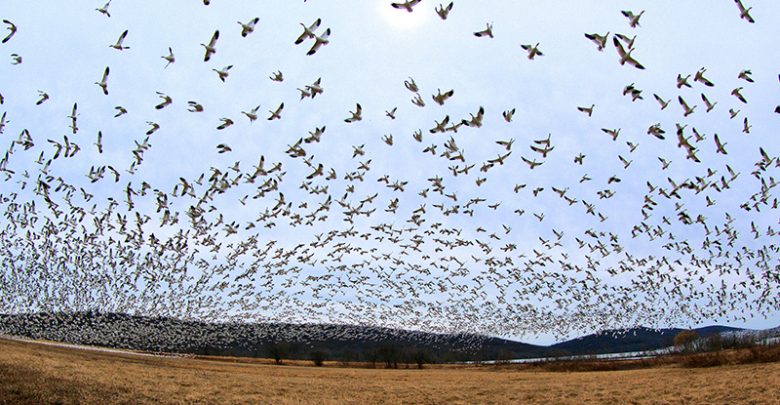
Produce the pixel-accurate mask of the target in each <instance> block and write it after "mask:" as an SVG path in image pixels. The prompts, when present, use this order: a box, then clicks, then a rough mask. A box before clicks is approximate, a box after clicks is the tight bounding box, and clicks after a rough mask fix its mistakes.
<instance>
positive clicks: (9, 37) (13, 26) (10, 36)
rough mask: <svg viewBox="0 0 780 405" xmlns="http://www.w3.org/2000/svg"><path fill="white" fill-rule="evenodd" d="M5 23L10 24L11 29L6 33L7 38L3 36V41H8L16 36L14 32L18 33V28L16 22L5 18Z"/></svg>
mask: <svg viewBox="0 0 780 405" xmlns="http://www.w3.org/2000/svg"><path fill="white" fill-rule="evenodd" d="M3 23H5V24H6V25H8V27H7V29H8V31H11V32H10V33H9V34H8V35H6V37H5V38H3V41H2V43H6V42H8V41H10V40H11V38H12V37H13V36H14V34H16V29H17V28H16V25H14V23H12V22H11V21H8V20H5V19H4V20H3Z"/></svg>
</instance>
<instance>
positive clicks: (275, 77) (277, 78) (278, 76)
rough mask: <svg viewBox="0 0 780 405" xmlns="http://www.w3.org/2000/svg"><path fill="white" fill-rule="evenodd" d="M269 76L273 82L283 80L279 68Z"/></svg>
mask: <svg viewBox="0 0 780 405" xmlns="http://www.w3.org/2000/svg"><path fill="white" fill-rule="evenodd" d="M269 78H270V79H271V80H273V81H275V82H283V81H284V74H283V73H282V71H281V70H277V71H276V72H274V74H273V75H272V76H269Z"/></svg>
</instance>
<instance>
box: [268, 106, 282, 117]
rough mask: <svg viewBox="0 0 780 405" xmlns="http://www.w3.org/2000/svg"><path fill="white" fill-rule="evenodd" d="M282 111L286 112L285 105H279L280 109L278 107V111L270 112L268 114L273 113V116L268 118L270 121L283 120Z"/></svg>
mask: <svg viewBox="0 0 780 405" xmlns="http://www.w3.org/2000/svg"><path fill="white" fill-rule="evenodd" d="M282 110H284V103H281V104H279V107H276V110H274V111H271V110H268V112H269V113H271V116H270V117H268V121H272V120H280V119H282Z"/></svg>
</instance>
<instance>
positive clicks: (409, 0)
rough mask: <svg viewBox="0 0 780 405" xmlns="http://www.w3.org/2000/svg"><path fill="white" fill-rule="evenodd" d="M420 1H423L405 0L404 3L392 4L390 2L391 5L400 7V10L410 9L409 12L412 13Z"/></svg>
mask: <svg viewBox="0 0 780 405" xmlns="http://www.w3.org/2000/svg"><path fill="white" fill-rule="evenodd" d="M420 1H421V0H406V1H405V2H403V3H392V4H390V5H391V6H393V8H397V9H399V10H400V9H403V10H406V11H408V12H410V13H411V12H412V11H414V10H413V8H414V6H416V5H417V4H419V3H420Z"/></svg>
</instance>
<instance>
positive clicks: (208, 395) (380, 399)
mask: <svg viewBox="0 0 780 405" xmlns="http://www.w3.org/2000/svg"><path fill="white" fill-rule="evenodd" d="M265 363H266V362H263V361H247V362H233V361H231V359H225V358H222V359H208V360H207V359H200V358H199V359H189V358H160V357H150V356H136V355H132V354H116V353H101V352H93V351H85V350H74V349H68V348H59V347H50V346H43V345H39V344H35V343H26V342H18V341H9V340H2V339H0V404H19V403H30V404H40V403H44V404H45V403H48V404H54V403H58V404H71V403H85V404H92V403H95V404H98V403H99V404H103V403H133V404H135V403H174V404H175V403H203V404H206V403H220V404H229V403H259V404H399V403H413V404H474V403H480V404H532V403H544V404H550V403H555V404H589V403H609V404H726V403H729V404H777V398H780V363H764V364H749V365H735V366H720V367H708V368H684V367H679V366H661V367H655V368H649V369H641V370H623V371H601V372H577V373H568V372H551V371H545V370H540V369H523V370H519V369H517V368H501V367H438V368H429V369H425V370H413V369H412V370H374V369H361V368H338V367H324V368H316V367H303V366H300V365H295V364H289V365H285V366H274V365H270V364H265Z"/></svg>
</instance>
